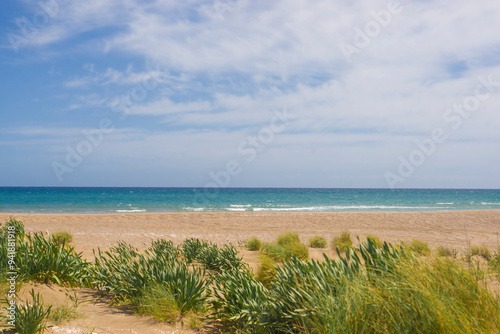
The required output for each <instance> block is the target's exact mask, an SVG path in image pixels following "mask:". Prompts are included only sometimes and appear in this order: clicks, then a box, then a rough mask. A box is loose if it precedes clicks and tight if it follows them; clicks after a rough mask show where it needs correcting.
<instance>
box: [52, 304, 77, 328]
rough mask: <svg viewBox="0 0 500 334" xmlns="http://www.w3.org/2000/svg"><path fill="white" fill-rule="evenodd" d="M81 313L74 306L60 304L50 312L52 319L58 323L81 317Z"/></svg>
mask: <svg viewBox="0 0 500 334" xmlns="http://www.w3.org/2000/svg"><path fill="white" fill-rule="evenodd" d="M80 316H81V314H80V313H79V312H78V311H77V310H76V309H75V308H74V307H72V306H68V305H58V306H56V307H53V308H52V310H51V312H50V319H51V320H52V321H54V322H55V323H56V324H60V323H62V322H63V321H68V320H71V319H75V318H78V317H80Z"/></svg>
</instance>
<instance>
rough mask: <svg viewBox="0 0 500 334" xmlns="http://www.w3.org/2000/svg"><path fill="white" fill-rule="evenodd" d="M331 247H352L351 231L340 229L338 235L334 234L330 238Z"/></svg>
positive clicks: (343, 248)
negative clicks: (331, 238)
mask: <svg viewBox="0 0 500 334" xmlns="http://www.w3.org/2000/svg"><path fill="white" fill-rule="evenodd" d="M332 247H333V248H334V249H335V248H337V249H339V250H340V251H345V250H346V249H347V248H352V239H351V233H349V232H348V231H342V232H340V234H339V235H337V236H335V237H334V238H333V240H332Z"/></svg>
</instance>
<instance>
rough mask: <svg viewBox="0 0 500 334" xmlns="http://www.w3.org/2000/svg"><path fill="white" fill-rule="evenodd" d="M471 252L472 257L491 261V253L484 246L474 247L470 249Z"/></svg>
mask: <svg viewBox="0 0 500 334" xmlns="http://www.w3.org/2000/svg"><path fill="white" fill-rule="evenodd" d="M470 252H471V255H472V256H474V255H478V256H481V257H483V258H484V259H486V260H489V259H490V256H491V254H490V251H489V250H488V248H486V247H484V246H472V247H471V248H470Z"/></svg>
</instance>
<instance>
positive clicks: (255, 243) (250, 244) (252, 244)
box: [245, 237, 262, 251]
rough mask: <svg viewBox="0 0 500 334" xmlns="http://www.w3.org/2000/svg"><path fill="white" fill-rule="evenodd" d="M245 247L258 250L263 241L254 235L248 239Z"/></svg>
mask: <svg viewBox="0 0 500 334" xmlns="http://www.w3.org/2000/svg"><path fill="white" fill-rule="evenodd" d="M245 247H246V249H248V250H249V251H258V250H260V248H261V247H262V242H261V241H260V240H259V239H258V238H256V237H253V238H250V239H249V240H247V242H246V243H245Z"/></svg>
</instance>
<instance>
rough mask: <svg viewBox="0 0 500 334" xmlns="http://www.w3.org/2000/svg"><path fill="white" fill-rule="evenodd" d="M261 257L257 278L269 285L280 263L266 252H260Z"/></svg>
mask: <svg viewBox="0 0 500 334" xmlns="http://www.w3.org/2000/svg"><path fill="white" fill-rule="evenodd" d="M259 259H260V266H259V269H258V270H257V275H256V277H255V278H256V279H257V280H258V281H259V282H261V283H262V284H264V286H266V287H269V286H270V285H271V281H272V279H273V276H274V274H275V273H276V266H277V265H278V263H277V262H276V261H275V260H273V259H272V258H271V257H269V256H267V255H265V254H260V255H259Z"/></svg>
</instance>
